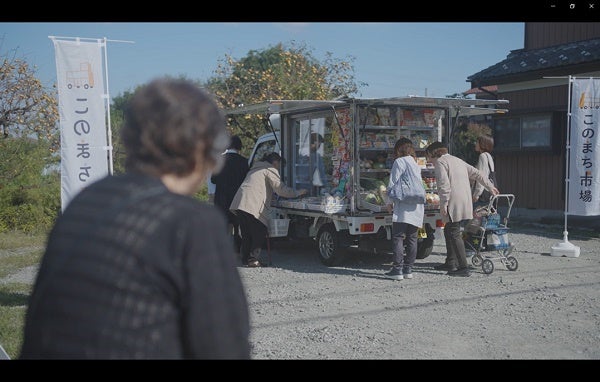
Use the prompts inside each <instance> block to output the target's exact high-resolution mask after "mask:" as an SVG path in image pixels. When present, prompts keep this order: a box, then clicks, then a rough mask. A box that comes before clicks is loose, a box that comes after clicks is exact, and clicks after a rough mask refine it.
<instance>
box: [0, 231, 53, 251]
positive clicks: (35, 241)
mask: <svg viewBox="0 0 600 382" xmlns="http://www.w3.org/2000/svg"><path fill="white" fill-rule="evenodd" d="M46 237H47V234H46V233H38V234H28V233H25V232H20V231H12V232H2V233H0V250H3V249H15V248H22V247H41V246H45V245H46Z"/></svg>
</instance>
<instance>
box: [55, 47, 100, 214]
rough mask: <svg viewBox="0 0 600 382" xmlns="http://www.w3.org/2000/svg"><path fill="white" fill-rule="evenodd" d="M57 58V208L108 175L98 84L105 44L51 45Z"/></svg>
mask: <svg viewBox="0 0 600 382" xmlns="http://www.w3.org/2000/svg"><path fill="white" fill-rule="evenodd" d="M52 41H53V43H54V48H55V52H56V73H57V77H56V78H57V83H58V111H59V115H60V150H61V151H60V154H61V168H60V173H61V193H60V196H61V202H62V210H63V211H64V210H65V208H66V206H67V204H68V203H69V201H71V199H73V197H74V196H75V195H76V194H77V193H78V192H79V191H81V189H83V188H84V187H86V186H88V185H90V184H91V183H93V182H94V181H96V180H99V179H100V178H102V177H104V176H106V175H108V173H109V160H108V154H107V148H108V144H107V139H108V138H107V125H106V109H105V98H104V95H105V89H104V81H103V76H102V74H103V67H102V48H103V47H104V46H105V43H104V41H102V40H98V41H96V42H82V41H78V40H77V41H66V40H56V39H53V40H52Z"/></svg>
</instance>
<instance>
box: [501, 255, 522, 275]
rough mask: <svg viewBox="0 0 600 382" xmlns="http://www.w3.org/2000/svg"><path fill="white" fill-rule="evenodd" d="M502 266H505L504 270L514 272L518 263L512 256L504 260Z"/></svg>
mask: <svg viewBox="0 0 600 382" xmlns="http://www.w3.org/2000/svg"><path fill="white" fill-rule="evenodd" d="M504 265H506V269H508V270H509V271H516V270H517V268H519V262H518V261H517V258H516V257H514V256H508V257H507V258H506V260H505V264H504Z"/></svg>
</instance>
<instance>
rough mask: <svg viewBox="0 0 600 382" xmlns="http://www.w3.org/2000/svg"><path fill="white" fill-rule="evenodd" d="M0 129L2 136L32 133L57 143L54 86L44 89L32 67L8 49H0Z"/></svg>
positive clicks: (56, 145)
mask: <svg viewBox="0 0 600 382" xmlns="http://www.w3.org/2000/svg"><path fill="white" fill-rule="evenodd" d="M0 47H1V45H0ZM0 61H1V62H0V129H1V133H2V137H4V138H7V137H9V136H13V137H35V138H39V139H44V140H47V141H49V142H50V146H49V149H50V150H52V151H57V150H58V148H59V147H60V141H59V134H58V103H57V97H56V90H54V89H52V90H49V89H46V88H45V87H44V86H43V85H42V83H41V81H40V80H39V79H38V78H37V77H36V75H35V74H36V68H35V67H33V68H32V67H30V66H29V64H28V63H27V61H25V60H24V59H22V58H18V57H17V56H16V51H13V52H12V53H5V54H1V53H0Z"/></svg>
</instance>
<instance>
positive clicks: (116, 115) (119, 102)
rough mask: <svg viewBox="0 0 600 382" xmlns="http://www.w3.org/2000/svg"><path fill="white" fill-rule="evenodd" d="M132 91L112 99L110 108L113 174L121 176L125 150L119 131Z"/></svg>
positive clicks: (123, 169) (123, 168)
mask: <svg viewBox="0 0 600 382" xmlns="http://www.w3.org/2000/svg"><path fill="white" fill-rule="evenodd" d="M133 93H134V92H133V91H129V90H127V91H125V92H124V93H123V94H120V95H118V96H116V97H113V99H112V103H111V106H110V132H111V139H112V147H113V152H112V157H113V173H114V174H122V173H124V172H125V148H124V147H123V142H122V141H121V129H122V128H123V122H124V120H125V107H126V105H127V102H129V100H130V99H131V97H132V96H133Z"/></svg>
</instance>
